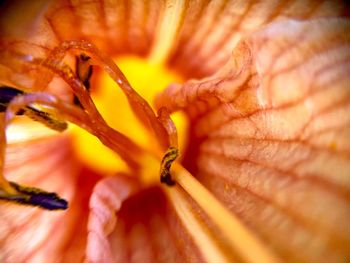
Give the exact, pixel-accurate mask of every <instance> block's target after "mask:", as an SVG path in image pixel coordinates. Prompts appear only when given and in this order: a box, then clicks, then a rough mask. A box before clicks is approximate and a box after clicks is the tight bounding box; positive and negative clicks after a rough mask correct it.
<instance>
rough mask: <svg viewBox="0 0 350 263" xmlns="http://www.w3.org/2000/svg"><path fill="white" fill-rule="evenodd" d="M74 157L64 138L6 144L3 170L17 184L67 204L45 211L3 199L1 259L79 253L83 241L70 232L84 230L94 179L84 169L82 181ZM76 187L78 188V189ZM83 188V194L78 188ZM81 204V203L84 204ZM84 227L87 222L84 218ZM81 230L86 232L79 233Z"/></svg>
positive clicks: (36, 258)
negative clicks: (46, 192) (53, 195)
mask: <svg viewBox="0 0 350 263" xmlns="http://www.w3.org/2000/svg"><path fill="white" fill-rule="evenodd" d="M81 172H82V171H81V169H80V167H79V166H78V164H77V162H76V160H75V159H74V157H73V156H71V154H70V143H69V140H68V138H67V137H66V136H55V137H49V138H46V139H43V138H41V139H40V140H34V141H33V140H32V141H30V142H18V143H14V144H11V145H10V146H8V148H7V155H6V167H5V174H6V177H7V179H9V180H12V181H16V182H20V183H21V184H25V185H31V186H37V187H42V188H45V189H47V190H49V191H53V192H57V193H59V194H60V195H61V196H63V197H64V198H66V199H67V200H69V202H70V207H69V210H67V211H66V212H47V211H43V210H41V209H39V208H31V207H25V206H18V205H13V204H7V203H5V202H1V206H0V213H1V218H0V240H1V242H0V251H1V252H0V260H1V262H24V261H26V262H43V261H44V259H45V261H47V260H49V261H50V259H52V261H53V259H55V261H56V260H59V259H61V258H64V255H65V253H66V250H67V248H68V247H71V251H70V253H75V254H76V255H78V256H79V255H80V257H82V255H83V249H84V248H85V243H84V242H81V241H80V240H82V241H83V240H84V239H86V238H85V236H84V235H81V236H80V237H79V239H80V240H79V239H76V240H75V241H74V242H75V244H72V243H71V241H72V240H73V239H74V238H73V236H72V233H79V230H80V229H81V228H82V229H84V220H82V221H80V220H78V219H79V218H84V214H85V213H86V211H84V207H86V202H87V199H86V198H87V197H88V196H89V188H91V186H89V185H91V184H92V182H91V179H90V178H89V177H91V176H89V174H88V173H87V172H86V174H85V175H86V177H85V178H84V181H82V180H81V179H79V178H78V175H79V174H80V173H81ZM78 189H79V192H78ZM80 191H81V192H80ZM84 203H85V205H84ZM85 229H86V222H85ZM81 232H85V233H86V230H85V231H81Z"/></svg>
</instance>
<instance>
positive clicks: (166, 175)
mask: <svg viewBox="0 0 350 263" xmlns="http://www.w3.org/2000/svg"><path fill="white" fill-rule="evenodd" d="M178 156H179V150H178V149H177V148H175V147H169V148H168V150H167V151H166V152H165V154H164V156H163V159H162V162H161V164H160V182H161V183H165V184H167V185H168V186H172V185H175V184H176V182H175V181H174V180H173V179H172V178H171V173H170V168H171V164H172V163H173V162H174V161H175V159H176V158H177V157H178Z"/></svg>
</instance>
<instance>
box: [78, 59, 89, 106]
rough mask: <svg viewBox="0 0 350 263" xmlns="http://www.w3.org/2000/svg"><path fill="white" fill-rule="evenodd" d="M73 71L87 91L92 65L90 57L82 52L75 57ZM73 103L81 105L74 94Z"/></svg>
mask: <svg viewBox="0 0 350 263" xmlns="http://www.w3.org/2000/svg"><path fill="white" fill-rule="evenodd" d="M75 60H76V63H75V72H76V74H77V77H78V78H79V79H80V80H81V82H82V83H83V84H84V86H85V88H86V90H87V91H89V90H90V78H91V76H92V65H91V64H90V63H89V60H90V57H89V56H87V55H85V54H84V53H82V54H80V55H79V56H76V57H75ZM74 104H75V105H77V106H79V107H81V108H82V105H81V103H80V101H79V99H78V97H77V96H74Z"/></svg>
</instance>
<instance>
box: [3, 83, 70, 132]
mask: <svg viewBox="0 0 350 263" xmlns="http://www.w3.org/2000/svg"><path fill="white" fill-rule="evenodd" d="M23 94H25V93H24V92H23V91H21V90H18V89H15V88H12V87H8V86H2V87H0V112H4V111H5V110H6V109H7V107H8V105H9V103H10V102H11V100H13V98H15V97H16V96H19V95H23ZM16 114H17V115H22V114H24V115H26V116H27V117H29V118H31V119H32V120H34V121H38V122H41V123H42V124H44V125H45V126H47V127H48V128H51V129H53V130H56V131H58V132H62V131H64V130H66V129H67V126H68V125H67V123H66V122H63V121H60V120H57V119H56V118H54V117H53V116H52V115H51V114H49V113H48V112H45V111H41V110H39V109H36V108H34V107H33V106H26V107H24V108H23V109H20V110H19V111H18V112H16Z"/></svg>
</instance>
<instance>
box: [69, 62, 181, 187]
mask: <svg viewBox="0 0 350 263" xmlns="http://www.w3.org/2000/svg"><path fill="white" fill-rule="evenodd" d="M115 61H116V63H117V65H118V66H119V67H120V69H121V70H122V71H123V73H124V74H125V76H126V78H127V79H128V80H129V81H130V84H131V85H132V87H133V88H134V89H135V90H136V91H137V92H138V93H139V94H140V95H141V96H142V97H143V98H144V99H146V100H147V102H148V103H149V104H150V105H152V103H153V100H154V98H155V96H156V94H157V93H159V92H161V91H162V90H164V88H165V87H166V86H167V85H169V84H170V83H175V82H176V83H179V82H181V81H182V80H181V77H180V76H179V75H177V74H176V73H174V72H172V71H171V70H169V69H167V68H166V67H165V66H163V65H160V64H153V63H150V62H149V61H148V60H146V59H142V58H138V57H135V56H124V57H119V58H116V59H115ZM94 74H95V73H94ZM95 76H96V78H95V79H93V81H92V89H91V96H92V98H93V100H94V103H95V105H96V107H97V109H98V110H99V112H100V113H101V114H102V116H103V118H104V119H105V120H106V122H107V123H108V125H109V126H111V127H112V128H114V129H116V130H118V131H120V132H121V133H123V134H125V135H127V136H128V137H129V138H131V139H132V140H133V141H134V142H136V143H137V144H139V145H140V146H142V147H143V148H145V149H147V150H149V151H153V153H155V154H157V153H159V151H160V148H157V147H158V142H157V141H156V140H157V138H155V137H154V135H153V134H152V133H151V132H149V131H147V129H146V128H145V127H144V126H143V125H142V124H141V123H140V122H139V121H138V120H137V118H136V117H135V116H134V114H133V113H132V111H131V109H130V106H129V105H128V101H127V99H126V97H125V95H124V94H123V92H122V91H121V90H120V89H119V88H118V86H117V84H116V83H115V82H114V81H113V80H112V79H111V78H110V77H109V76H108V75H107V74H106V73H101V74H95ZM171 117H172V119H173V121H174V122H175V125H176V127H177V129H178V132H179V148H180V151H181V150H183V149H184V147H185V143H186V142H185V137H186V136H184V135H185V130H186V127H187V121H186V118H185V116H184V114H183V113H176V114H173V115H172V116H171ZM70 132H71V134H72V135H73V137H74V139H73V143H74V146H75V147H74V149H75V151H76V154H77V156H78V157H79V158H80V159H81V160H82V161H83V162H84V163H86V164H87V165H88V166H89V167H90V168H92V169H94V170H96V171H97V172H101V173H103V174H111V173H115V172H117V171H127V169H128V168H127V165H126V164H125V163H124V162H123V160H122V159H121V158H120V157H119V156H118V155H117V154H115V153H114V152H113V151H112V150H111V149H109V148H107V147H106V146H104V145H103V144H102V143H101V142H100V141H99V140H98V139H97V138H96V137H94V136H93V135H91V134H89V133H88V132H86V131H85V130H83V129H81V128H79V127H78V126H76V125H71V128H70ZM155 149H156V152H154V151H155ZM149 161H150V160H149V158H147V160H145V162H149ZM145 166H149V165H145ZM157 167H159V162H158V163H157ZM148 176H149V177H150V178H144V179H145V180H147V181H149V180H151V181H153V180H157V181H159V174H149V175H148Z"/></svg>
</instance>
